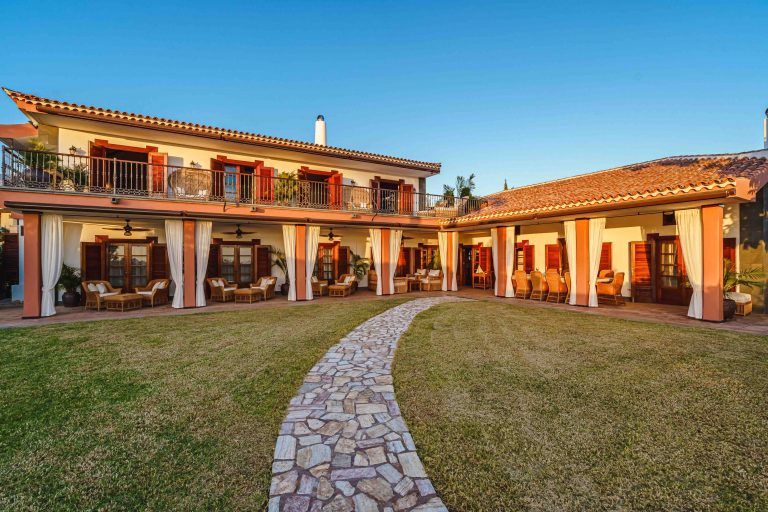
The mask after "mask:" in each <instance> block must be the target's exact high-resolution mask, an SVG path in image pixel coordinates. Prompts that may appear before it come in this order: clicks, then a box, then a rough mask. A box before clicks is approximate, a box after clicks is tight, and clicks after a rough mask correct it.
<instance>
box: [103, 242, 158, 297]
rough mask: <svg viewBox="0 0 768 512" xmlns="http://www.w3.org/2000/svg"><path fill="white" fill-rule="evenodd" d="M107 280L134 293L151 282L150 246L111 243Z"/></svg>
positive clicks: (108, 255) (108, 248)
mask: <svg viewBox="0 0 768 512" xmlns="http://www.w3.org/2000/svg"><path fill="white" fill-rule="evenodd" d="M107 278H108V280H109V282H110V283H111V284H112V286H114V287H116V288H122V289H123V291H124V292H132V291H134V290H136V288H137V287H139V286H146V284H147V281H148V280H149V244H136V243H109V244H108V245H107Z"/></svg>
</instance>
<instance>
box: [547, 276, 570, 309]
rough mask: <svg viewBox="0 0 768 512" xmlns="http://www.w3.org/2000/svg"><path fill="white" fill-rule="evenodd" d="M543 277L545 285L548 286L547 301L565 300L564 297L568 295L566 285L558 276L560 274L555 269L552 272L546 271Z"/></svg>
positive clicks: (557, 301)
mask: <svg viewBox="0 0 768 512" xmlns="http://www.w3.org/2000/svg"><path fill="white" fill-rule="evenodd" d="M568 277H570V276H568ZM545 279H546V281H547V286H548V287H549V295H547V302H555V303H559V302H565V298H566V297H567V296H568V286H567V285H566V283H565V282H564V281H563V279H562V278H561V277H560V274H558V273H557V271H556V270H555V271H554V272H549V271H547V273H546V275H545Z"/></svg>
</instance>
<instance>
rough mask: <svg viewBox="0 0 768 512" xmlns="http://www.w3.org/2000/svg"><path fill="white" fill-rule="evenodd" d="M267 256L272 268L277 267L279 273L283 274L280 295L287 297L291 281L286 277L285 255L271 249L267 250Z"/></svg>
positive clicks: (286, 263) (286, 261) (286, 264)
mask: <svg viewBox="0 0 768 512" xmlns="http://www.w3.org/2000/svg"><path fill="white" fill-rule="evenodd" d="M269 254H270V256H272V266H273V267H277V268H278V269H279V270H280V272H282V273H283V278H284V279H285V282H284V283H283V285H282V286H281V287H280V293H282V294H283V295H288V290H289V289H290V288H291V281H290V278H289V277H288V260H286V259H285V253H284V252H283V251H281V250H280V249H274V248H273V249H270V250H269Z"/></svg>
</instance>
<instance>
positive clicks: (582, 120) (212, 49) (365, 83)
mask: <svg viewBox="0 0 768 512" xmlns="http://www.w3.org/2000/svg"><path fill="white" fill-rule="evenodd" d="M544 3H545V2H532V3H530V4H517V3H513V2H498V3H483V4H480V3H477V2H473V3H471V5H470V3H469V2H467V3H461V4H459V3H456V4H453V3H450V2H434V3H432V2H408V3H402V4H399V3H398V4H395V3H378V2H349V3H336V2H308V3H288V2H269V3H264V5H260V6H259V5H252V2H243V3H242V4H234V3H232V4H229V3H227V2H211V1H205V2H197V1H192V0H190V1H186V2H179V3H176V4H170V3H166V2H151V3H146V4H139V3H138V2H137V3H136V6H131V7H129V5H128V4H129V2H120V3H118V4H115V5H114V6H113V5H110V3H109V2H103V1H101V2H95V3H93V4H86V3H81V2H59V1H47V0H40V1H37V2H34V5H32V4H28V3H24V2H6V3H5V4H4V5H3V9H2V16H1V17H0V42H2V48H3V55H2V58H0V83H2V84H3V85H5V86H8V87H11V88H16V89H19V90H21V91H25V92H31V93H34V94H39V95H43V96H49V97H53V98H57V99H63V100H69V101H76V102H82V103H88V104H94V105H97V106H104V107H111V108H116V109H122V110H129V111H133V112H140V113H145V114H151V115H157V116H163V117H171V118H175V119H182V120H189V121H194V122H201V123H206V124H214V125H217V126H223V127H227V128H234V129H241V130H248V131H255V132H260V133H265V134H269V135H275V136H280V137H289V138H295V139H301V140H312V137H313V123H314V118H315V116H316V115H317V114H318V113H323V114H325V116H326V120H327V122H328V142H329V144H332V145H337V146H342V147H349V148H354V149H360V150H365V151H373V152H379V153H384V154H391V155H396V156H403V157H408V158H414V159H420V160H428V161H439V162H442V163H443V173H442V175H441V176H439V177H436V178H432V179H430V180H429V182H430V187H429V188H430V191H438V190H440V186H441V185H442V183H443V182H452V181H453V180H454V178H455V176H456V175H457V174H468V173H470V172H475V173H476V174H477V176H478V178H477V182H478V192H479V193H488V192H493V191H496V190H499V189H501V187H502V184H503V180H504V178H505V177H506V178H507V179H508V181H509V184H510V186H517V185H523V184H527V183H532V182H538V181H543V180H547V179H552V178H556V177H562V176H567V175H570V174H574V173H577V172H585V171H591V170H598V169H602V168H607V167H610V166H614V165H620V164H626V163H633V162H638V161H643V160H647V159H651V158H656V157H660V156H666V155H677V154H691V153H708V152H729V151H742V150H748V149H756V148H759V147H762V127H761V123H762V115H763V114H762V112H763V111H764V110H765V108H766V107H768V65H766V64H767V63H768V59H767V58H766V57H767V56H768V55H766V54H767V53H768V30H767V29H766V27H767V26H768V2H765V1H752V2H741V1H740V2H733V1H725V2H717V3H716V2H706V1H695V2H678V1H676V2H638V4H637V5H634V6H630V5H623V2H604V3H593V4H588V3H584V2H573V1H568V2H546V6H544V5H540V4H544ZM19 120H20V115H19V114H18V113H17V112H16V111H15V108H14V107H13V106H12V103H11V102H10V101H9V100H7V99H3V100H2V101H0V122H5V123H7V122H18V121H19Z"/></svg>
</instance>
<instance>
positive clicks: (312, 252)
mask: <svg viewBox="0 0 768 512" xmlns="http://www.w3.org/2000/svg"><path fill="white" fill-rule="evenodd" d="M318 242H320V226H307V252H306V254H307V267H306V268H307V272H306V276H307V300H312V299H313V298H314V295H313V293H312V274H313V273H314V272H315V262H316V261H317V244H318Z"/></svg>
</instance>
